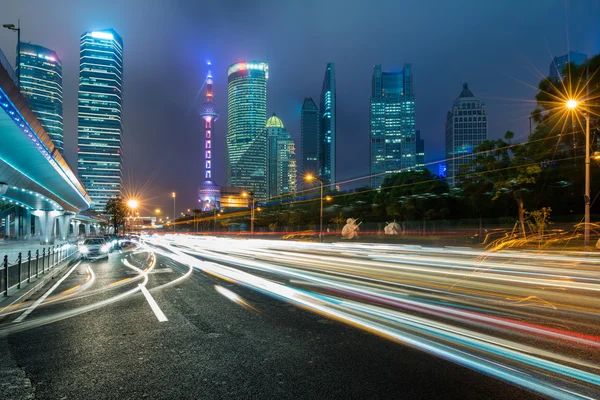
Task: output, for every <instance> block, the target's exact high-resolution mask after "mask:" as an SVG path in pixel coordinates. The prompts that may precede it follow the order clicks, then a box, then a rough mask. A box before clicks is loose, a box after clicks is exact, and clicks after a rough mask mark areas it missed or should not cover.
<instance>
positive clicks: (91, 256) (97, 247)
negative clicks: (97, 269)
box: [79, 237, 110, 260]
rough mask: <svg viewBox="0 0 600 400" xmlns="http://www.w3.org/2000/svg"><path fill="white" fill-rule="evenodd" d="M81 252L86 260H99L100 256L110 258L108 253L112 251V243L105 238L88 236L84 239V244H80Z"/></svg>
mask: <svg viewBox="0 0 600 400" xmlns="http://www.w3.org/2000/svg"><path fill="white" fill-rule="evenodd" d="M79 252H80V253H81V257H82V258H83V259H84V260H97V259H100V258H106V259H107V260H108V253H109V252H110V244H109V243H106V241H105V240H104V238H101V237H98V238H88V239H85V240H84V241H83V244H82V245H81V246H79Z"/></svg>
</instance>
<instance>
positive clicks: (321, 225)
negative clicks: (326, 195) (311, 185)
mask: <svg viewBox="0 0 600 400" xmlns="http://www.w3.org/2000/svg"><path fill="white" fill-rule="evenodd" d="M304 180H306V181H307V182H312V181H315V180H316V181H319V183H320V184H321V211H320V213H319V241H320V242H323V180H322V179H321V178H319V177H317V176H314V175H312V174H308V175H306V176H305V177H304Z"/></svg>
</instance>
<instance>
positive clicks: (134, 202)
mask: <svg viewBox="0 0 600 400" xmlns="http://www.w3.org/2000/svg"><path fill="white" fill-rule="evenodd" d="M139 205H140V202H139V201H137V200H136V199H129V200H127V207H129V210H130V211H129V231H130V232H131V231H132V230H133V223H132V222H131V218H132V217H133V212H134V211H135V209H136V208H138V206H139Z"/></svg>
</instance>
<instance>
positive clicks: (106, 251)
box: [100, 244, 110, 253]
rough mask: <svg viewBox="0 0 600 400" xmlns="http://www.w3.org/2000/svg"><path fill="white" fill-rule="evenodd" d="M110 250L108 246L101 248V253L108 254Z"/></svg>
mask: <svg viewBox="0 0 600 400" xmlns="http://www.w3.org/2000/svg"><path fill="white" fill-rule="evenodd" d="M109 250H110V248H109V247H108V245H106V244H105V245H104V246H102V247H101V248H100V251H102V252H103V253H108V251H109Z"/></svg>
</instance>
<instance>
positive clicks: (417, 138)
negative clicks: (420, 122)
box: [415, 130, 425, 171]
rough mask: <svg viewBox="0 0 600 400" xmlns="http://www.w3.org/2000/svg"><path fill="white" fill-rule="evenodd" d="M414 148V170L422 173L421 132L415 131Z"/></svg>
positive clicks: (422, 141) (423, 144)
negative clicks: (415, 155) (415, 152)
mask: <svg viewBox="0 0 600 400" xmlns="http://www.w3.org/2000/svg"><path fill="white" fill-rule="evenodd" d="M415 142H416V144H415V147H416V151H417V157H416V159H415V169H416V170H417V171H423V168H425V140H424V139H423V138H421V131H419V130H417V131H416V135H415Z"/></svg>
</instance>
